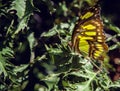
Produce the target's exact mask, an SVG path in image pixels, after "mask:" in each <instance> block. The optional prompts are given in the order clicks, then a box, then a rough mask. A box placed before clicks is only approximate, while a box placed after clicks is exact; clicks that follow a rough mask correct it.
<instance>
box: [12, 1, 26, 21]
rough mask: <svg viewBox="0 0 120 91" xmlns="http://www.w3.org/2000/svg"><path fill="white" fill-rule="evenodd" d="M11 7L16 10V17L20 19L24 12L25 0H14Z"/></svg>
mask: <svg viewBox="0 0 120 91" xmlns="http://www.w3.org/2000/svg"><path fill="white" fill-rule="evenodd" d="M11 6H12V7H11V9H13V10H16V11H17V15H18V17H19V18H20V19H21V18H22V17H23V16H24V14H25V8H26V0H14V1H13V2H12V5H11Z"/></svg>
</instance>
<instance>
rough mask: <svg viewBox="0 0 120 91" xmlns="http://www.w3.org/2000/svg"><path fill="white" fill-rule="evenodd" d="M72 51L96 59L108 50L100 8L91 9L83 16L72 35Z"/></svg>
mask: <svg viewBox="0 0 120 91" xmlns="http://www.w3.org/2000/svg"><path fill="white" fill-rule="evenodd" d="M72 49H73V50H74V51H76V52H79V53H81V54H83V55H87V56H89V57H91V58H94V59H98V58H99V57H100V56H101V54H102V53H103V52H104V51H107V50H108V47H107V44H106V43H105V34H104V32H103V23H102V20H101V18H100V7H98V6H94V7H90V8H89V9H87V10H86V11H85V12H83V13H82V14H81V16H80V18H79V20H78V22H77V23H76V25H75V28H74V31H73V34H72Z"/></svg>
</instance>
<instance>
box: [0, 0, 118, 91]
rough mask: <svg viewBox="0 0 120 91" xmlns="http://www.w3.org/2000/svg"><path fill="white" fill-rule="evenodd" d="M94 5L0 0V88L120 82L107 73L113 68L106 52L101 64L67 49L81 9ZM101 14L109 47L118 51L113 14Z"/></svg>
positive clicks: (56, 89)
mask: <svg viewBox="0 0 120 91" xmlns="http://www.w3.org/2000/svg"><path fill="white" fill-rule="evenodd" d="M101 2H102V3H103V2H104V1H101ZM95 3H97V1H96V0H69V1H67V0H63V1H62V0H58V1H57V0H9V1H7V0H0V90H1V91H118V89H119V88H120V81H119V80H117V81H113V79H110V76H109V71H110V70H112V71H115V70H116V68H114V66H112V65H111V64H110V62H109V61H110V58H111V57H110V55H109V52H108V56H106V57H105V62H103V65H102V67H101V68H100V66H99V65H100V63H99V62H98V61H93V60H91V59H89V58H84V57H82V55H79V54H77V53H74V52H73V51H72V50H71V48H70V41H71V35H72V31H73V28H74V25H75V22H76V20H77V19H78V15H79V13H80V11H81V9H84V8H85V7H87V6H92V5H94V4H95ZM119 8H120V7H119ZM103 13H104V11H103ZM101 15H102V19H103V21H104V27H105V32H106V36H107V40H106V42H107V44H108V45H109V50H110V51H112V50H115V49H119V48H120V43H119V37H120V28H119V26H117V25H116V24H114V22H113V21H112V17H109V16H108V17H106V14H101ZM108 30H110V31H112V32H114V34H113V33H111V32H109V31H108Z"/></svg>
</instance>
